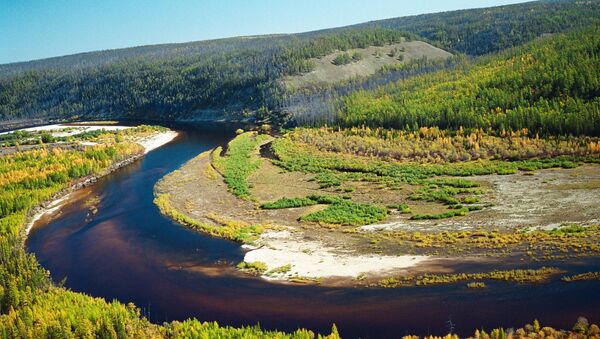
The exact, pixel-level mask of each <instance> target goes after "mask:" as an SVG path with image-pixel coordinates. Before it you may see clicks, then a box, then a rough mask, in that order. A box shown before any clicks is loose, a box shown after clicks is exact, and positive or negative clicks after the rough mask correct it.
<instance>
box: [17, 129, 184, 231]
mask: <svg viewBox="0 0 600 339" xmlns="http://www.w3.org/2000/svg"><path fill="white" fill-rule="evenodd" d="M50 126H62V125H50ZM48 127H49V126H40V127H34V128H38V130H39V129H42V130H44V128H48ZM66 127H70V126H66ZM86 127H87V126H86ZM90 127H96V126H90ZM106 127H113V130H116V129H117V128H119V127H123V128H121V129H125V128H130V127H128V126H106ZM55 129H56V128H53V129H50V130H55ZM46 130H47V129H46ZM178 135H179V133H178V132H175V131H171V130H168V131H166V132H162V133H158V134H155V135H153V136H150V137H148V138H145V139H142V140H139V141H138V142H137V143H138V144H140V145H141V146H142V147H144V154H148V153H149V152H151V151H153V150H155V149H157V148H159V147H161V146H164V145H166V144H168V143H169V142H171V141H173V139H175V138H176V137H177V136H178ZM137 158H139V157H136V158H135V159H137ZM135 159H128V160H125V161H121V162H120V163H118V164H116V165H115V166H113V167H112V168H111V170H109V171H107V172H106V173H103V174H100V175H97V176H92V177H91V178H88V179H86V180H84V181H83V182H82V183H79V184H76V185H73V186H71V187H70V189H68V190H66V194H64V195H60V194H59V197H57V198H56V199H54V200H52V201H51V202H50V203H48V204H46V205H45V206H42V207H41V208H38V211H37V212H36V213H35V214H34V215H33V216H32V217H31V219H30V220H29V222H28V223H27V226H26V228H25V236H28V235H29V233H30V232H31V229H32V228H33V226H34V225H35V223H36V222H37V221H38V220H40V219H41V218H42V217H43V216H46V215H51V214H54V213H56V212H57V211H58V210H59V209H60V208H61V207H62V206H63V204H64V203H65V202H66V201H67V200H68V198H69V195H70V194H71V191H73V190H76V189H78V188H81V187H84V186H86V184H83V183H86V182H89V183H92V182H94V181H95V180H96V179H98V178H99V177H101V176H103V175H106V174H108V173H110V172H112V171H114V170H116V169H118V168H120V167H123V166H126V165H128V164H130V163H131V160H135Z"/></svg>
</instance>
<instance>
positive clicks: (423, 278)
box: [378, 267, 562, 288]
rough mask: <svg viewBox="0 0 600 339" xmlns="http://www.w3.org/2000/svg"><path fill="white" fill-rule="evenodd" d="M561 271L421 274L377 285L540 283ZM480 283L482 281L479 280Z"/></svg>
mask: <svg viewBox="0 0 600 339" xmlns="http://www.w3.org/2000/svg"><path fill="white" fill-rule="evenodd" d="M561 272H562V271H561V270H559V269H558V268H554V267H541V268H539V269H514V270H495V271H491V272H479V273H456V274H423V275H419V276H415V277H413V276H402V277H389V278H385V279H382V280H380V281H379V283H378V285H379V286H380V287H384V288H396V287H400V286H428V285H440V284H453V283H457V282H460V281H468V280H485V279H487V280H499V281H508V282H516V283H540V282H543V281H546V280H548V279H549V278H550V277H551V276H552V275H555V274H559V273H561ZM476 284H478V283H476ZM481 284H484V283H483V282H481ZM484 286H485V284H484Z"/></svg>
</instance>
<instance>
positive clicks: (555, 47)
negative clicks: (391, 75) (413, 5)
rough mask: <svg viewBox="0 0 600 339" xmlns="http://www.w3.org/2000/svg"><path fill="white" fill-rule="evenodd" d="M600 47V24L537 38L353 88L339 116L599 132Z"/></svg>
mask: <svg viewBox="0 0 600 339" xmlns="http://www.w3.org/2000/svg"><path fill="white" fill-rule="evenodd" d="M599 47H600V27H599V26H595V27H593V28H589V29H584V30H577V31H574V32H570V33H566V34H557V35H553V36H549V37H544V38H540V39H538V40H536V41H534V42H532V43H529V44H527V45H525V46H522V47H519V48H515V49H512V50H509V51H506V52H503V53H500V54H499V55H497V56H493V57H488V58H484V59H482V60H480V61H478V62H476V63H475V64H474V65H472V66H465V67H459V68H457V69H454V70H449V71H440V72H436V73H431V74H426V75H422V76H417V77H413V78H411V79H408V80H405V81H399V82H397V83H392V84H390V85H387V86H383V87H379V88H378V89H376V90H370V91H357V92H355V93H353V94H351V95H349V96H348V97H346V98H345V99H344V107H343V109H341V110H340V116H339V120H338V122H339V123H340V124H343V125H349V126H355V125H358V124H366V125H368V126H371V127H381V126H385V127H393V128H405V127H408V128H412V129H413V130H414V129H415V128H418V126H427V127H431V126H437V127H440V128H444V129H459V128H461V127H464V128H479V129H484V130H488V129H491V130H494V131H504V130H508V131H515V130H520V129H523V128H526V129H529V130H530V131H532V132H535V133H540V134H546V135H548V134H550V135H556V134H571V133H572V134H585V135H600V80H599V79H600V77H599V76H598V75H599V74H600V69H599V65H600V55H598V48H599ZM575 60H576V62H574V61H575Z"/></svg>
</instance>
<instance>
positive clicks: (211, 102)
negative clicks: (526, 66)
mask: <svg viewBox="0 0 600 339" xmlns="http://www.w3.org/2000/svg"><path fill="white" fill-rule="evenodd" d="M598 18H600V2H599V1H588V2H575V1H564V2H563V1H558V2H555V1H548V2H545V1H544V2H533V3H525V4H518V5H510V6H501V7H495V8H489V9H476V10H464V11H454V12H447V13H436V14H428V15H422V16H413V17H405V18H397V19H389V20H383V21H375V22H369V23H364V24H360V25H355V26H349V27H342V28H335V29H328V30H322V31H316V32H308V33H302V34H293V35H276V36H260V37H242V38H231V39H221V40H212V41H201V42H191V43H184V44H167V45H155V46H141V47H135V48H128V49H120V50H110V51H100V52H92V53H83V54H77V55H72V56H65V57H59V58H51V59H45V60H38V61H31V62H25V63H14V64H8V65H2V66H0V120H2V121H3V122H15V121H23V123H27V121H30V120H31V119H42V120H48V119H82V118H110V119H116V118H143V119H154V120H163V121H168V120H180V121H181V120H186V121H189V120H219V119H229V120H232V119H248V118H250V119H252V118H256V119H262V118H264V114H263V116H258V117H257V116H256V115H255V114H253V113H252V112H257V110H258V109H259V108H261V107H263V106H266V107H268V108H269V110H270V114H268V118H270V117H272V116H273V115H276V117H275V119H274V120H277V121H281V120H285V117H287V116H288V115H289V114H294V113H296V111H297V110H298V107H297V106H289V107H288V105H287V102H286V100H285V98H287V97H288V96H289V94H288V93H286V91H285V89H283V88H282V87H281V85H280V84H279V79H281V78H282V77H284V76H286V75H298V74H302V73H307V72H310V71H311V70H312V69H313V67H314V66H315V65H314V63H312V62H311V61H310V60H309V59H311V58H317V57H322V56H324V55H328V54H331V53H333V52H334V51H335V50H340V51H347V50H350V49H354V48H366V47H369V46H381V45H385V44H394V43H398V42H399V41H400V40H401V39H402V38H408V39H411V40H424V41H426V42H428V43H431V44H433V45H434V46H438V47H441V48H442V49H445V50H448V51H450V52H454V53H455V52H458V53H465V54H469V55H473V56H478V55H482V54H485V53H490V52H494V51H498V50H502V49H505V48H510V47H514V46H518V45H520V44H522V43H524V42H527V41H530V40H532V39H533V38H535V37H538V36H540V35H543V34H546V33H556V32H562V31H565V30H568V29H571V28H574V27H581V26H589V25H591V24H593V23H597V22H598V21H599V19H598ZM395 77H397V76H395V75H393V74H392V75H391V76H390V77H389V79H394V78H395ZM380 79H384V78H380ZM386 79H387V78H386ZM360 88H364V87H362V86H361V87H360ZM310 100H312V101H315V100H316V101H323V100H321V98H320V97H319V96H317V97H311V98H310ZM321 105H323V103H321ZM299 108H300V109H302V107H299ZM244 110H246V111H247V112H250V113H249V114H248V113H246V114H242V111H244ZM282 115H283V116H282ZM295 116H296V115H294V117H295Z"/></svg>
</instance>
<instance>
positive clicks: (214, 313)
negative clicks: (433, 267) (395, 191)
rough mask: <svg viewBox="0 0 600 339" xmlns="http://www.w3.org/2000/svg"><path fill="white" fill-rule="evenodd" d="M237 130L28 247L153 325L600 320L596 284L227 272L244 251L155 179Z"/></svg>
mask: <svg viewBox="0 0 600 339" xmlns="http://www.w3.org/2000/svg"><path fill="white" fill-rule="evenodd" d="M233 134H234V133H233V130H232V129H231V127H226V126H221V125H210V126H208V127H206V126H205V127H197V128H191V127H187V128H185V129H183V130H182V131H181V135H180V136H179V137H178V138H177V139H176V140H175V141H173V142H171V143H169V144H167V145H165V146H163V147H161V148H159V149H157V150H154V151H152V152H151V153H149V154H147V155H146V156H145V157H144V158H143V159H140V160H139V161H137V162H135V163H133V164H131V165H128V166H126V167H124V168H121V169H119V170H117V171H115V172H113V173H111V174H110V175H108V176H106V177H103V178H102V179H100V180H99V181H98V182H97V183H96V184H94V185H92V186H90V187H87V188H84V189H82V190H80V191H77V192H76V193H74V194H72V196H71V198H70V199H69V201H68V202H67V203H66V204H65V205H64V206H63V207H62V208H61V210H60V213H59V215H58V216H57V217H55V218H52V219H51V220H48V219H47V218H42V219H40V220H39V221H38V222H37V223H36V225H35V226H34V228H33V229H32V231H31V233H30V235H29V238H28V241H27V248H28V251H30V252H32V253H35V255H36V257H37V259H38V261H39V262H40V263H41V264H42V265H43V266H44V267H45V268H47V269H48V270H50V272H51V275H52V278H53V280H54V281H56V282H60V281H62V280H63V279H64V278H66V281H65V286H66V287H67V288H70V289H72V290H74V291H79V292H85V293H87V294H90V295H92V296H99V297H104V298H106V299H108V300H112V299H117V300H120V301H122V302H125V303H127V302H130V301H131V302H133V303H135V304H136V305H137V306H138V307H140V308H142V311H143V313H144V314H145V315H146V316H148V317H149V318H150V319H151V320H152V321H154V322H158V323H161V322H163V321H172V320H183V319H186V318H189V317H196V318H198V319H200V320H203V321H217V322H218V323H219V324H221V325H232V326H240V325H254V324H257V323H260V325H261V326H262V327H264V328H267V329H280V330H286V331H290V330H295V329H296V328H299V327H304V328H308V329H311V330H314V331H318V332H322V333H329V330H330V329H331V325H332V323H336V325H337V326H338V328H339V330H340V334H342V336H344V337H347V338H354V337H363V338H389V337H400V336H402V335H405V334H419V335H427V334H430V333H431V334H443V333H446V332H447V331H448V329H449V328H450V327H452V328H453V329H454V330H455V331H456V332H457V333H459V334H461V335H471V334H472V331H473V330H474V329H475V328H481V327H484V328H486V329H491V328H492V327H498V326H504V327H516V326H522V325H524V324H525V323H527V322H529V323H531V322H532V321H533V319H536V318H537V319H539V321H540V322H541V324H542V326H543V325H550V326H554V327H562V328H570V327H571V326H572V324H573V323H574V322H575V320H576V318H577V316H579V315H583V316H586V317H587V318H588V319H589V320H590V321H593V322H596V323H598V322H599V321H600V306H598V305H600V293H598V287H600V286H599V284H600V283H599V282H597V281H596V282H594V281H587V282H578V283H571V284H567V283H562V282H557V281H555V282H554V283H548V284H540V285H531V284H512V283H503V282H491V283H488V284H487V285H488V286H489V287H488V288H486V289H482V290H473V289H468V288H467V287H466V286H465V284H464V283H460V284H456V285H449V286H433V287H409V288H398V289H364V288H330V287H320V286H298V285H287V284H277V283H269V282H267V281H264V280H262V279H260V278H255V277H248V276H245V275H243V274H241V273H238V272H236V271H235V270H234V269H233V268H232V265H233V264H235V263H237V262H239V261H241V260H242V259H243V254H244V252H243V250H242V249H241V248H240V246H239V244H236V243H233V242H229V241H225V240H221V239H216V238H211V237H208V236H205V235H203V234H200V233H198V232H195V231H191V230H189V229H186V228H184V227H182V226H180V225H178V224H177V223H174V222H172V221H171V220H169V219H168V218H165V217H163V216H162V215H161V214H160V213H159V211H158V209H157V208H156V206H155V205H154V204H153V202H152V200H153V187H154V185H155V183H156V182H157V181H158V180H159V179H160V178H161V177H163V176H164V175H165V174H167V173H169V172H171V171H173V170H175V169H177V168H178V167H180V166H181V165H182V164H183V163H185V162H186V161H187V160H189V159H191V158H193V157H194V156H196V155H198V154H200V153H201V152H203V151H205V150H208V149H210V148H212V147H215V146H217V145H222V144H224V143H226V141H227V140H228V139H229V138H231V137H232V136H233ZM198 194H202V192H198ZM95 196H97V197H99V198H100V200H99V201H100V202H99V203H98V205H97V208H98V212H97V213H96V214H93V215H92V214H91V213H89V208H88V207H86V203H85V202H86V201H88V200H89V199H90V197H95ZM560 265H562V266H564V267H569V268H570V269H572V271H573V272H584V271H588V270H600V263H598V260H597V259H596V260H594V259H587V260H583V259H581V260H580V259H577V260H576V262H572V263H570V264H568V266H567V264H565V263H562V264H560ZM525 267H527V266H525ZM532 267H533V266H532ZM535 267H539V265H537V266H535ZM493 268H497V266H496V267H493ZM493 268H490V267H487V268H483V269H485V270H490V269H493ZM466 269H468V270H476V269H482V268H481V267H467V268H466ZM555 280H556V279H555Z"/></svg>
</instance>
